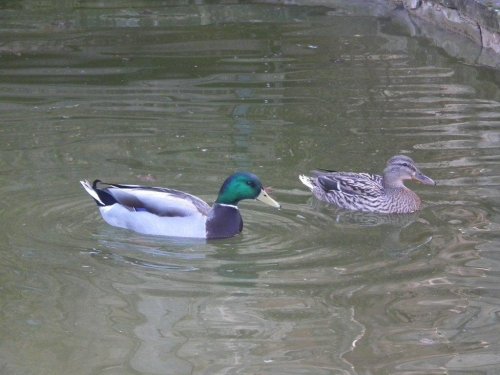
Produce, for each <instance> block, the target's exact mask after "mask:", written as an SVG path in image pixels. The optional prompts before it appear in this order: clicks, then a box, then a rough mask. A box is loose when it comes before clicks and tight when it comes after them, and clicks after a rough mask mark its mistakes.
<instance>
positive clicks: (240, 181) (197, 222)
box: [80, 172, 280, 239]
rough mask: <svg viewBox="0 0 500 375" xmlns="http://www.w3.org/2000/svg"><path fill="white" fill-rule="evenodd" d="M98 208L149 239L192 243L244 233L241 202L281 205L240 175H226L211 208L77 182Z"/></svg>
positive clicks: (139, 190)
mask: <svg viewBox="0 0 500 375" xmlns="http://www.w3.org/2000/svg"><path fill="white" fill-rule="evenodd" d="M80 183H81V184H82V186H83V188H84V189H85V190H86V191H87V193H89V194H90V196H91V197H92V198H94V200H95V201H96V203H97V205H98V206H99V211H100V212H101V215H102V217H103V219H104V221H106V222H107V223H108V224H110V225H113V226H115V227H120V228H127V229H131V230H133V231H135V232H139V233H143V234H151V235H162V236H172V237H190V238H206V239H213V238H226V237H232V236H234V235H236V234H238V233H240V232H241V230H242V229H243V220H242V218H241V215H240V211H239V209H238V202H239V201H240V200H242V199H257V200H259V201H261V202H263V203H266V204H268V205H270V206H273V207H277V208H279V207H280V205H279V204H278V202H276V201H275V200H274V199H272V198H271V197H270V196H269V195H268V194H267V192H266V190H265V189H264V188H263V187H262V183H261V182H260V180H259V179H258V177H257V176H255V175H253V174H251V173H246V172H238V173H235V174H233V175H231V176H229V177H228V178H227V179H226V180H225V181H224V183H223V184H222V187H221V188H220V191H219V195H218V197H217V200H216V201H215V203H214V205H213V206H212V207H210V206H209V205H208V204H207V203H206V202H205V201H203V200H202V199H200V198H198V197H195V196H194V195H191V194H188V193H184V192H182V191H178V190H173V189H167V188H161V187H149V186H138V185H122V184H106V183H103V182H101V181H99V180H96V181H94V182H93V183H92V184H90V183H89V182H88V181H86V180H84V181H80Z"/></svg>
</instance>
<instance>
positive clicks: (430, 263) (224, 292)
mask: <svg viewBox="0 0 500 375" xmlns="http://www.w3.org/2000/svg"><path fill="white" fill-rule="evenodd" d="M339 4H340V5H339V6H337V7H335V8H333V7H331V8H327V7H307V6H283V5H273V4H249V3H247V2H241V3H238V2H229V3H228V2H225V3H224V4H223V5H218V4H216V3H211V2H209V3H203V2H201V4H198V2H195V3H190V2H149V1H141V2H126V1H124V2H121V1H115V2H110V3H106V4H104V3H101V2H84V3H80V2H70V3H66V2H62V3H61V4H55V3H52V2H32V1H21V2H6V3H3V4H2V5H1V6H0V19H1V20H2V22H1V26H0V35H1V38H0V39H1V42H0V77H1V78H0V109H1V112H2V116H1V119H0V154H1V158H0V177H1V180H2V184H1V187H0V191H1V193H2V196H3V197H4V199H3V205H2V208H1V209H0V215H1V221H2V223H3V225H2V228H1V229H0V238H1V239H2V241H1V242H0V243H1V244H2V246H0V275H1V278H2V281H1V284H0V285H1V290H2V294H1V298H0V303H1V308H0V311H1V315H0V316H1V317H0V334H1V337H2V338H3V339H2V340H1V341H0V369H1V370H2V371H1V372H2V373H5V374H50V375H57V374H70V373H71V374H106V375H107V374H176V375H179V374H315V375H318V374H319V375H321V374H412V375H415V374H443V373H449V374H494V373H497V372H498V371H499V370H500V356H499V354H498V353H499V352H500V347H499V343H498V336H499V334H500V328H498V324H497V323H498V319H497V316H498V311H499V307H498V306H499V304H500V299H499V288H498V287H497V285H498V284H499V283H498V281H499V275H500V263H499V262H500V258H499V256H498V255H497V254H496V252H497V250H498V248H499V244H500V241H499V234H500V209H499V206H498V202H499V196H500V194H499V190H498V185H499V184H500V167H499V166H500V153H499V151H498V150H499V148H498V146H499V139H500V135H499V134H500V133H499V124H500V85H499V79H498V77H499V76H498V72H496V71H494V70H491V69H488V68H482V67H479V66H473V65H470V64H467V63H465V62H462V61H461V60H457V59H456V58H454V57H450V56H448V55H447V54H446V53H444V51H443V50H442V49H440V48H438V47H435V46H433V45H432V44H431V43H429V42H427V41H426V40H423V39H418V38H414V37H410V36H409V35H408V33H407V32H406V31H405V30H404V29H402V28H401V26H400V25H399V24H398V23H395V22H392V20H391V19H390V18H388V17H381V16H377V14H378V13H377V11H374V10H373V9H369V8H364V7H356V6H349V3H347V4H346V3H339ZM56 5H57V6H56ZM464 43H467V42H466V41H464ZM400 153H404V154H407V155H409V156H411V157H412V158H414V159H415V160H416V161H417V163H418V164H419V166H420V167H421V168H422V170H423V171H424V173H426V174H427V175H429V176H430V177H432V178H434V179H435V180H437V181H438V186H437V187H429V186H415V185H412V188H413V189H414V190H415V191H417V192H418V194H419V195H420V196H421V197H422V199H423V200H424V202H425V207H424V209H423V210H422V211H421V212H419V213H417V214H414V215H404V216H395V217H393V216H380V215H366V214H357V213H349V212H345V211H341V210H337V209H334V208H332V207H328V206H325V205H323V204H318V202H315V201H314V200H313V199H312V198H311V196H310V194H309V193H308V192H307V190H306V189H305V188H304V187H303V186H301V184H300V182H299V180H298V178H297V176H298V175H299V174H301V173H307V172H308V171H309V170H311V169H314V168H329V169H337V170H338V169H342V170H354V171H370V172H380V171H381V169H382V168H383V166H384V164H385V162H386V160H387V159H388V158H389V157H391V156H392V155H395V154H400ZM235 170H249V171H252V172H253V173H256V174H257V175H259V176H260V177H261V179H262V181H263V182H264V184H266V185H271V186H272V187H273V196H274V197H275V198H276V199H277V200H279V201H280V203H282V206H283V207H282V209H281V210H280V211H278V210H274V209H272V208H270V207H267V206H264V205H262V204H259V203H258V202H244V203H242V204H241V210H242V214H243V218H244V221H245V227H244V230H243V233H242V234H241V235H240V236H237V237H235V238H231V239H227V240H222V241H213V242H209V243H205V242H203V241H190V240H178V239H168V238H161V237H151V236H142V235H138V234H134V233H131V232H128V231H125V230H121V229H118V228H113V227H110V226H108V225H106V224H105V223H104V222H103V221H102V219H101V218H100V216H99V214H98V211H97V209H96V207H95V205H94V203H93V202H92V200H91V199H90V198H89V197H88V196H87V195H86V194H85V192H84V191H83V189H81V187H80V186H79V183H78V181H79V180H80V179H83V178H88V179H94V178H100V179H103V180H106V181H110V182H125V183H140V184H149V185H156V186H169V187H174V188H176V189H180V190H185V191H189V192H191V193H193V194H197V195H199V196H200V197H202V198H204V199H206V200H207V201H209V202H211V201H213V199H214V198H215V195H216V193H217V191H218V189H219V187H220V184H221V182H222V181H223V180H224V179H225V177H227V176H228V175H229V174H231V173H232V172H233V171H235Z"/></svg>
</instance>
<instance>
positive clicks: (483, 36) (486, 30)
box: [390, 0, 500, 60]
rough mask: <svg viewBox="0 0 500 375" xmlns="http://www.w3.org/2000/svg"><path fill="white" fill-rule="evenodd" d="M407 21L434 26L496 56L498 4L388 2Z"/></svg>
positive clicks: (499, 0) (480, 0)
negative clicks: (405, 14)
mask: <svg viewBox="0 0 500 375" xmlns="http://www.w3.org/2000/svg"><path fill="white" fill-rule="evenodd" d="M390 1H391V2H393V3H395V4H397V5H399V6H402V7H404V9H405V10H406V11H407V12H408V13H409V15H410V16H411V17H417V18H420V19H423V20H425V21H428V22H431V23H434V24H436V25H438V26H439V27H442V28H445V29H447V30H450V31H453V32H456V33H458V34H461V35H463V36H466V37H467V38H469V39H471V40H473V41H474V42H476V43H477V44H479V45H481V46H482V47H484V48H490V49H492V50H493V51H495V53H497V54H499V60H500V26H499V25H500V0H491V1H487V0H390Z"/></svg>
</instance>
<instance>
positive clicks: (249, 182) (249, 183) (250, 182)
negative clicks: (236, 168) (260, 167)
mask: <svg viewBox="0 0 500 375" xmlns="http://www.w3.org/2000/svg"><path fill="white" fill-rule="evenodd" d="M247 185H248V186H250V187H255V182H253V181H247Z"/></svg>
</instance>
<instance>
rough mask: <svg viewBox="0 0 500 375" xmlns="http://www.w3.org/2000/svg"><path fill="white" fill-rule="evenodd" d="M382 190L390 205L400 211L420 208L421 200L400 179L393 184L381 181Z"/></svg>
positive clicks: (412, 210)
mask: <svg viewBox="0 0 500 375" xmlns="http://www.w3.org/2000/svg"><path fill="white" fill-rule="evenodd" d="M383 186H384V192H385V195H386V196H387V198H388V200H389V201H390V202H391V204H392V205H394V206H395V207H397V208H398V210H399V211H401V212H407V213H408V212H414V211H417V210H419V209H420V206H421V201H420V198H419V197H418V195H417V194H415V193H414V192H413V191H411V190H410V189H408V188H407V187H406V186H405V185H404V184H403V182H402V181H399V182H398V183H393V184H386V183H385V180H384V182H383Z"/></svg>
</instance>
